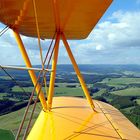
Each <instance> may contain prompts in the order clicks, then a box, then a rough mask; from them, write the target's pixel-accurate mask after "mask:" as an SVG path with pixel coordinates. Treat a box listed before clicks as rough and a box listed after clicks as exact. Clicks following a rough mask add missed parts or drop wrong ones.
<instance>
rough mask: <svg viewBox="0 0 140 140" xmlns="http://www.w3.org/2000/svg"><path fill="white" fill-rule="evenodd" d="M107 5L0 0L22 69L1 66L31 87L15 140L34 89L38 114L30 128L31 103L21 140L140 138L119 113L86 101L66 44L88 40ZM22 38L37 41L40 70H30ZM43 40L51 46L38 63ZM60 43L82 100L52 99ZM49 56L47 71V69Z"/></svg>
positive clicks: (80, 0) (97, 0) (85, 0)
mask: <svg viewBox="0 0 140 140" xmlns="http://www.w3.org/2000/svg"><path fill="white" fill-rule="evenodd" d="M111 3H112V0H0V22H2V23H3V24H5V25H6V28H5V30H7V28H10V29H11V30H13V36H14V37H15V40H16V42H17V44H18V47H19V50H20V52H21V55H22V57H23V60H24V62H25V65H26V67H14V66H1V67H3V68H5V69H6V68H7V69H19V70H28V72H29V75H30V77H31V80H32V82H33V85H34V89H33V92H32V94H31V96H30V99H29V103H28V105H27V108H26V110H25V114H24V116H23V120H22V122H21V124H20V127H19V129H18V132H17V135H16V138H15V139H16V140H18V139H19V136H20V133H21V130H22V127H23V124H24V121H25V118H26V116H27V113H28V110H29V106H30V103H31V101H32V100H33V94H34V92H35V91H36V93H37V98H39V100H40V102H41V105H42V110H41V112H40V114H39V116H38V118H37V120H36V122H35V124H34V125H33V127H32V128H31V130H30V126H31V125H30V124H31V119H32V116H33V113H34V109H35V107H36V103H37V100H35V103H34V104H35V105H34V108H33V111H32V113H31V117H30V120H29V123H28V124H27V127H26V129H25V132H24V135H23V137H22V139H27V140H71V139H73V140H86V139H87V140H93V139H94V140H139V139H140V131H139V130H138V129H137V128H136V127H135V126H134V125H133V124H132V123H131V122H130V121H129V120H128V119H127V118H126V117H125V116H124V115H123V114H121V113H120V112H119V111H118V110H117V109H115V108H114V107H113V106H111V105H109V104H107V103H104V102H101V101H97V100H93V99H92V98H91V96H90V94H89V92H88V88H87V86H86V84H85V82H84V79H83V77H82V74H81V73H80V70H79V68H78V65H77V63H76V60H75V58H74V56H73V54H72V51H71V49H70V45H69V43H68V40H81V39H85V38H87V37H88V35H89V34H90V32H91V31H92V30H93V28H94V27H95V26H96V24H97V23H98V21H99V20H100V19H101V17H102V16H103V14H104V13H105V11H106V10H107V9H108V7H109V6H110V5H111ZM21 35H23V36H27V37H33V38H37V39H38V47H39V51H40V59H41V65H42V68H41V69H39V68H33V67H32V64H31V61H30V59H29V56H28V54H27V51H26V49H25V47H24V43H23V41H22V38H21ZM46 39H50V40H51V43H50V46H49V47H48V48H47V49H48V50H47V49H46V52H47V53H46V57H45V59H43V56H42V47H41V40H46ZM60 40H62V42H63V44H64V47H65V48H66V51H67V53H68V56H69V58H70V60H71V62H72V65H73V68H74V70H75V73H76V75H77V77H78V79H79V82H80V84H81V87H82V89H83V91H84V94H85V97H86V99H84V98H78V97H53V96H54V84H55V77H56V70H57V60H58V53H59V46H60ZM53 42H54V43H53ZM75 47H76V46H75ZM51 48H52V49H51ZM60 51H61V50H60ZM51 58H52V64H51V67H52V68H51V69H49V67H48V65H49V63H50V61H51ZM46 61H47V62H46ZM46 63H47V66H46V65H45V64H46ZM45 66H46V67H45ZM35 71H39V74H38V76H37V75H35ZM47 72H50V80H49V81H50V83H49V90H48V95H47V98H45V94H44V93H43V90H42V85H43V84H42V83H44V84H45V85H46V82H47V81H46V73H47ZM40 77H43V78H42V82H39V79H40Z"/></svg>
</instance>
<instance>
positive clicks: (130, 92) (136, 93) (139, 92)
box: [111, 87, 140, 96]
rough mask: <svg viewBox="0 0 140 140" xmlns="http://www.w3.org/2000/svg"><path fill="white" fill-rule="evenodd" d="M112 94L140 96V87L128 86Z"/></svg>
mask: <svg viewBox="0 0 140 140" xmlns="http://www.w3.org/2000/svg"><path fill="white" fill-rule="evenodd" d="M111 94H115V95H119V96H140V88H133V87H131V88H127V89H124V90H118V91H113V92H111Z"/></svg>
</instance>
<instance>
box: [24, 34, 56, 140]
mask: <svg viewBox="0 0 140 140" xmlns="http://www.w3.org/2000/svg"><path fill="white" fill-rule="evenodd" d="M55 34H56V33H55ZM54 37H55V35H54ZM52 40H53V39H52ZM51 45H52V43H51V44H50V46H51ZM49 51H50V49H49V50H48V52H49ZM48 52H47V54H48ZM53 52H54V47H53V49H52V51H51V55H50V57H49V60H48V64H47V68H48V67H49V64H50V61H51V58H52V54H53ZM46 56H48V55H46ZM46 58H47V57H46ZM45 60H47V59H45ZM44 62H45V61H44ZM44 76H46V74H45V73H44V75H43V77H42V79H43V78H44ZM42 84H43V80H42V83H41V87H40V90H41V88H42ZM40 90H39V93H38V94H37V98H36V100H35V103H34V106H33V109H32V112H31V115H30V119H29V122H28V126H27V127H26V130H25V133H24V136H23V140H25V139H26V136H27V134H28V131H29V128H30V125H31V121H32V118H33V115H34V111H35V107H36V104H37V100H38V97H39V94H40Z"/></svg>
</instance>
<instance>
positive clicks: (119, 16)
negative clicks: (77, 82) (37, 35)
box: [0, 0, 140, 65]
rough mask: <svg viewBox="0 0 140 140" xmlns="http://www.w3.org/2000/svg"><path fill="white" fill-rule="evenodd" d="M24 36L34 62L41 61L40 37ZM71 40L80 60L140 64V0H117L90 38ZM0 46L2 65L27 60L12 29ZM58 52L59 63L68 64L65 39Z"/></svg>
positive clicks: (84, 61)
mask: <svg viewBox="0 0 140 140" xmlns="http://www.w3.org/2000/svg"><path fill="white" fill-rule="evenodd" d="M2 28H3V25H2V24H0V30H1V29H2ZM22 38H23V41H24V43H25V46H26V49H27V52H28V55H29V57H30V58H31V62H32V64H41V62H40V57H39V51H38V49H37V48H38V47H37V40H36V39H31V38H27V37H22ZM46 43H47V44H48V41H44V42H42V46H44V44H46ZM69 43H70V45H71V49H72V51H73V54H74V56H75V58H76V61H77V63H79V64H140V0H114V2H113V3H112V5H111V6H110V8H109V9H108V11H107V12H106V13H105V15H104V16H103V17H102V19H101V20H100V21H99V23H98V24H97V26H96V27H95V29H94V30H93V31H92V32H91V34H90V35H89V37H88V38H87V39H85V40H81V41H69ZM0 46H1V50H0V64H1V65H23V64H24V62H23V60H22V57H21V55H20V52H19V50H18V47H17V44H16V42H15V40H14V38H13V34H12V31H8V32H7V33H6V34H4V35H3V36H2V37H1V38H0ZM59 52H60V54H59V61H58V63H59V64H69V63H70V61H69V58H68V56H67V53H66V51H65V48H64V47H63V45H62V43H61V46H60V51H59ZM43 54H44V55H45V49H43Z"/></svg>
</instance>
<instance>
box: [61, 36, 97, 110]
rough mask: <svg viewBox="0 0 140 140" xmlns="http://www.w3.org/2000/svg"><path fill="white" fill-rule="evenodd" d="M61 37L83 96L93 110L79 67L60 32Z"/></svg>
mask: <svg viewBox="0 0 140 140" xmlns="http://www.w3.org/2000/svg"><path fill="white" fill-rule="evenodd" d="M61 37H62V41H63V43H64V46H65V48H66V50H67V53H68V55H69V58H70V60H71V62H72V64H73V68H74V70H75V72H76V74H77V77H78V79H79V82H80V84H81V87H82V89H83V91H84V93H85V96H86V98H87V100H88V102H89V104H90V106H91V108H92V109H93V110H94V108H95V106H94V104H93V101H92V98H91V96H90V94H89V92H88V89H87V86H86V84H85V82H84V80H83V77H82V75H81V73H80V70H79V68H78V65H77V63H76V61H75V59H74V56H73V54H72V52H71V50H70V46H69V44H68V42H67V39H66V37H65V35H64V34H63V33H62V35H61Z"/></svg>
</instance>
